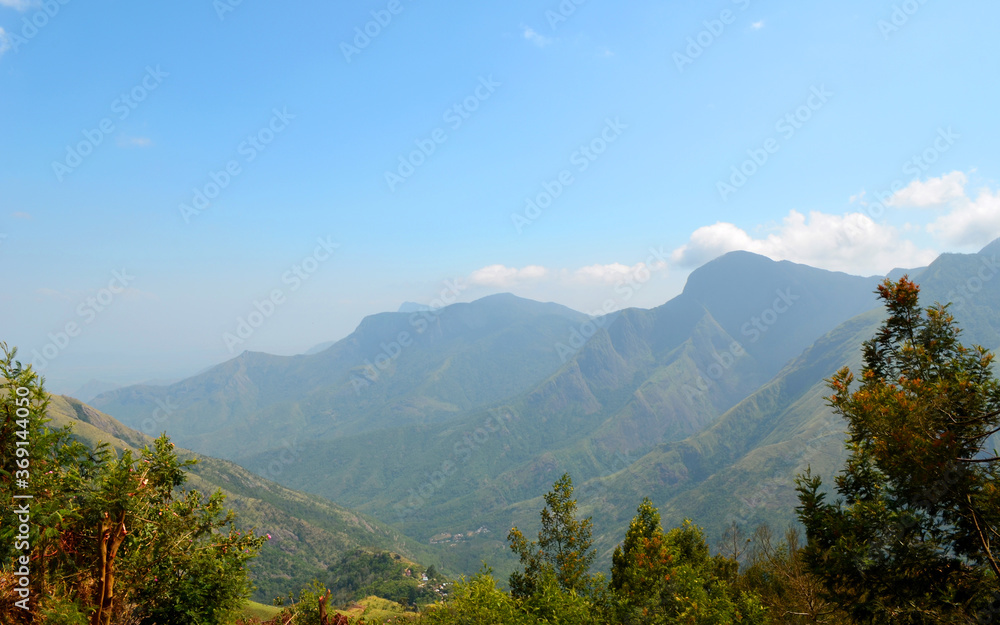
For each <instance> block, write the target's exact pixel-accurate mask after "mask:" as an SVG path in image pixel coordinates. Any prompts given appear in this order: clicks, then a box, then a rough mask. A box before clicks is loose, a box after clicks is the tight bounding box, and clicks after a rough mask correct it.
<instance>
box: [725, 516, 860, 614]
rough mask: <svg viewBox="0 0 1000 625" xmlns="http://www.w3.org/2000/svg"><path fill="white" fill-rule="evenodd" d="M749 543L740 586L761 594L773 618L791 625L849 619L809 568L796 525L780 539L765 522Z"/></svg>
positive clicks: (739, 581)
mask: <svg viewBox="0 0 1000 625" xmlns="http://www.w3.org/2000/svg"><path fill="white" fill-rule="evenodd" d="M748 542H749V548H748V549H747V552H746V561H745V563H744V567H743V570H742V571H741V573H740V575H739V576H738V578H737V580H736V586H737V587H738V588H740V589H741V590H746V591H748V592H752V593H755V594H756V595H758V596H759V597H760V600H761V602H762V603H763V604H764V605H766V606H767V608H768V611H769V613H770V614H771V617H772V619H774V620H776V621H778V622H781V623H787V624H788V625H796V624H799V623H802V624H805V623H829V624H834V623H846V622H847V621H846V617H845V616H844V614H843V613H842V611H840V610H839V609H838V608H837V607H836V606H835V605H833V604H831V603H830V602H828V601H826V600H825V599H824V598H823V587H822V584H821V583H820V580H819V579H818V578H816V576H814V575H813V574H812V573H810V572H809V570H808V568H807V567H806V563H805V561H804V558H803V550H802V546H801V544H800V539H799V531H798V530H797V529H796V528H791V527H790V528H788V531H787V532H785V534H784V537H783V538H782V539H781V540H779V541H776V540H775V538H774V535H773V533H772V531H771V528H770V527H768V526H767V525H761V526H760V527H758V528H757V529H756V531H755V532H754V534H753V537H752V539H750V540H749V541H748Z"/></svg>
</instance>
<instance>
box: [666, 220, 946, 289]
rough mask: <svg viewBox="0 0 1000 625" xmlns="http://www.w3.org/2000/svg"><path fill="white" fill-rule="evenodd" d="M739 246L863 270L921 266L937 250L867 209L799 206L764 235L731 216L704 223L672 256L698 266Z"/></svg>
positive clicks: (871, 272) (857, 271)
mask: <svg viewBox="0 0 1000 625" xmlns="http://www.w3.org/2000/svg"><path fill="white" fill-rule="evenodd" d="M735 250H746V251H748V252H754V253H756V254H761V255H762V256H767V257H769V258H772V259H774V260H790V261H793V262H797V263H804V264H807V265H812V266H813V267H820V268H823V269H829V270H832V271H844V272H847V273H853V274H858V275H874V274H881V273H886V272H888V271H889V270H891V269H893V268H895V267H917V266H921V265H924V264H927V263H929V262H930V261H932V260H934V258H935V257H936V256H937V254H936V253H935V252H934V251H932V250H921V249H918V248H917V247H916V245H914V244H913V243H912V242H911V241H907V240H904V239H901V238H900V237H899V235H898V233H897V232H896V229H895V228H893V227H891V226H887V225H884V224H877V223H875V222H874V221H873V220H872V219H871V218H870V217H868V216H867V215H863V214H861V213H848V214H845V215H830V214H827V213H821V212H817V211H813V212H810V213H809V216H808V218H807V217H806V216H805V215H803V214H802V213H800V212H798V211H794V210H793V211H789V213H788V215H787V216H786V217H785V218H784V220H783V221H782V223H781V225H779V226H777V227H776V228H775V229H774V231H773V232H771V233H769V234H767V235H766V236H764V237H761V238H755V237H753V236H751V235H750V234H748V233H747V232H746V231H744V230H743V229H741V228H739V227H737V226H735V225H734V224H731V223H725V222H719V223H716V224H714V225H711V226H705V227H703V228H699V229H697V230H695V231H694V233H692V235H691V237H690V239H689V240H688V242H687V243H686V244H684V245H682V246H681V247H679V248H678V249H676V250H674V252H673V254H672V255H671V260H672V261H673V262H675V263H678V264H680V265H686V266H692V267H693V266H698V265H701V264H704V263H706V262H708V261H710V260H712V259H713V258H717V257H718V256H721V255H722V254H725V253H727V252H732V251H735Z"/></svg>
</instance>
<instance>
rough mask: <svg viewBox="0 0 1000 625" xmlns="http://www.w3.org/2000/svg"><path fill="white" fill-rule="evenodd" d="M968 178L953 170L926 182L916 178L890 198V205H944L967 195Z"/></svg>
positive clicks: (921, 206)
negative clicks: (966, 184)
mask: <svg viewBox="0 0 1000 625" xmlns="http://www.w3.org/2000/svg"><path fill="white" fill-rule="evenodd" d="M967 181H968V179H967V178H966V177H965V174H964V173H962V172H960V171H953V172H951V173H950V174H945V175H944V176H941V177H940V178H929V179H927V181H926V182H921V181H920V180H914V181H913V182H911V183H910V184H909V186H907V187H906V188H905V189H901V190H900V191H898V192H897V193H895V194H894V195H893V196H892V198H890V199H889V201H888V204H889V206H895V207H916V208H926V207H930V206H944V205H946V204H948V202H951V201H952V200H957V199H959V198H963V197H965V183H966V182H967Z"/></svg>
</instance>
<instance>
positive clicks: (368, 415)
mask: <svg viewBox="0 0 1000 625" xmlns="http://www.w3.org/2000/svg"><path fill="white" fill-rule="evenodd" d="M586 319H587V316H586V315H583V314H581V313H578V312H575V311H572V310H570V309H568V308H565V307H563V306H559V305H556V304H542V303H538V302H533V301H530V300H524V299H520V298H517V297H514V296H512V295H496V296H492V297H487V298H484V299H481V300H478V301H476V302H473V303H471V304H455V305H452V306H449V307H447V308H444V309H440V310H437V311H427V310H424V311H415V312H411V313H383V314H378V315H372V316H370V317H367V318H365V319H364V320H363V321H362V322H361V324H360V325H359V326H358V328H357V330H356V331H355V332H354V333H352V334H351V335H350V336H348V337H347V338H345V339H343V340H341V341H338V342H337V343H335V344H334V345H333V346H332V347H329V348H328V349H326V350H324V351H322V352H320V353H317V354H312V355H299V356H291V357H283V356H271V355H268V354H261V353H251V352H244V353H243V354H241V355H240V356H238V357H236V358H234V359H232V360H230V361H228V362H225V363H223V364H221V365H219V366H217V367H214V368H212V369H210V370H208V371H206V372H205V373H203V374H201V375H197V376H194V377H192V378H188V379H187V380H183V381H181V382H178V383H177V384H173V385H170V386H167V387H144V386H133V387H127V388H124V389H119V390H116V391H113V392H110V393H106V394H103V395H101V396H99V397H97V398H95V400H94V402H93V403H94V405H95V406H97V407H99V408H101V409H102V410H106V411H108V412H110V413H112V414H114V415H115V416H116V417H118V418H120V419H121V420H122V421H123V422H124V423H127V424H129V425H131V426H133V427H136V428H138V429H141V430H143V431H144V432H147V433H154V432H159V431H161V430H164V429H165V430H167V431H169V432H170V433H171V434H172V435H174V436H176V439H177V441H178V442H179V443H180V444H183V445H185V446H187V447H190V448H192V449H195V450H199V451H205V452H210V453H213V454H217V455H220V456H224V457H228V458H233V457H235V456H236V455H237V454H242V453H247V452H250V451H263V450H265V449H268V448H273V447H279V446H282V445H288V444H290V443H291V442H293V441H295V440H297V439H298V438H307V439H324V438H332V437H336V436H342V435H346V434H352V433H358V432H364V431H370V430H377V429H383V428H392V427H398V426H404V425H409V424H414V423H433V422H441V421H445V420H447V419H449V418H452V417H454V416H456V415H458V414H461V413H463V412H465V411H468V410H475V409H477V408H481V407H484V406H487V405H490V404H492V403H495V402H498V401H501V400H502V399H503V398H505V397H508V396H511V395H515V394H517V393H519V392H522V391H524V390H526V389H528V388H530V386H531V385H533V384H535V383H537V382H538V380H540V379H543V378H544V377H546V376H548V375H550V374H551V373H552V372H553V371H555V370H556V369H557V368H558V367H559V365H560V361H559V357H558V355H557V354H556V351H555V349H554V345H555V344H556V343H557V342H559V341H560V340H563V338H562V337H564V336H565V335H566V334H567V333H568V332H569V331H570V329H571V328H573V327H575V326H578V325H580V324H581V323H582V322H583V321H585V320H586Z"/></svg>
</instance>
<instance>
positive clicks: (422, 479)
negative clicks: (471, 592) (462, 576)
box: [239, 253, 878, 568]
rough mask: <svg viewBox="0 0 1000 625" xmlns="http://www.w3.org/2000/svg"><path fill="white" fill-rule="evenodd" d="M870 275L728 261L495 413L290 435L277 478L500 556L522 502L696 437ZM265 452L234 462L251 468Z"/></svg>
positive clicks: (856, 308) (850, 300) (627, 317)
mask: <svg viewBox="0 0 1000 625" xmlns="http://www.w3.org/2000/svg"><path fill="white" fill-rule="evenodd" d="M877 282H878V280H877V279H875V278H859V277H855V276H847V275H845V274H835V273H832V272H826V271H822V270H818V269H813V268H810V267H804V266H802V265H795V264H793V263H776V262H774V261H770V260H768V259H766V258H763V257H760V256H756V255H753V254H747V253H734V254H730V255H727V256H725V257H723V258H720V259H718V260H717V261H715V262H713V263H710V264H709V265H707V266H706V267H704V268H702V269H700V270H698V271H696V272H695V273H693V274H692V276H691V278H690V279H689V282H688V286H687V287H686V288H685V291H684V293H682V294H681V295H680V296H678V297H677V298H675V299H673V300H671V301H670V302H668V303H666V304H664V305H663V306H661V307H658V308H656V309H653V310H637V309H629V310H625V311H622V312H621V313H619V314H618V315H616V316H614V317H612V318H609V319H598V320H595V322H594V326H595V328H596V329H594V328H591V329H590V331H588V332H586V334H592V336H591V338H590V339H589V340H588V341H587V342H586V344H584V345H583V346H582V347H581V348H580V349H579V350H578V351H576V352H575V353H573V354H572V355H571V356H569V357H567V359H566V362H565V364H564V365H563V366H562V367H561V368H560V369H559V370H558V371H557V372H555V373H554V374H552V375H551V376H549V377H548V378H546V379H545V380H543V381H541V382H540V383H538V384H537V385H536V386H535V387H534V388H532V389H530V390H528V391H527V392H525V393H523V394H521V395H519V396H516V397H512V398H510V399H509V400H508V401H507V402H505V403H504V404H502V405H497V406H496V407H495V409H494V410H492V411H491V410H480V411H475V412H472V413H470V414H468V415H466V416H463V417H458V418H455V419H453V420H450V421H447V422H444V423H425V424H419V425H411V426H407V427H403V428H395V429H390V430H384V431H379V432H373V433H361V434H357V435H353V436H346V437H341V438H337V439H332V440H311V441H308V442H304V443H302V444H301V449H302V457H303V459H304V460H303V463H302V465H301V470H296V471H294V472H290V473H288V474H287V475H285V476H282V480H283V481H284V483H286V484H288V485H290V486H293V487H295V488H302V489H305V490H309V491H310V492H316V493H320V494H323V495H324V496H327V497H330V498H332V499H335V500H337V501H341V502H342V503H344V504H345V505H350V506H352V507H357V508H358V509H360V510H364V511H365V512H368V513H370V514H372V515H374V516H376V517H377V518H381V519H383V520H385V521H388V522H393V523H396V526H397V527H401V528H405V531H406V532H407V533H408V534H410V535H412V536H414V537H417V538H419V539H422V540H430V539H431V537H433V536H435V535H440V534H455V533H458V532H460V531H462V530H463V529H466V528H467V527H469V526H475V527H480V526H483V527H486V528H487V529H489V530H491V531H492V532H493V533H494V536H493V539H494V540H492V542H491V541H487V540H484V539H482V538H479V537H477V538H476V539H475V540H473V541H471V542H470V541H465V542H463V544H461V545H457V546H456V547H454V548H452V549H451V551H450V553H454V554H455V557H456V558H457V559H456V561H455V562H454V565H455V566H462V565H463V563H464V564H468V563H471V564H472V565H473V568H474V565H475V563H476V562H478V561H479V559H481V557H483V556H484V555H491V556H494V557H495V556H497V555H498V554H499V557H501V558H502V557H504V555H503V544H502V543H499V544H498V541H496V540H495V538H496V536H495V534H496V533H497V532H498V530H499V531H500V532H503V531H504V529H505V528H508V527H510V524H511V523H512V522H513V521H514V520H516V519H517V518H518V516H519V515H520V514H521V513H522V511H523V513H524V514H525V515H526V517H528V518H529V519H530V517H532V516H537V510H538V507H535V506H536V504H537V502H536V501H534V500H535V498H536V497H537V496H538V494H539V493H541V492H545V491H546V490H547V489H548V487H549V486H550V485H551V484H552V482H553V481H554V480H555V479H556V478H557V477H558V476H559V474H561V472H563V471H570V472H571V473H572V474H573V476H574V479H575V480H576V481H577V483H578V484H584V483H585V482H586V480H588V479H591V478H598V477H601V476H603V475H607V474H608V473H609V472H610V471H609V469H608V467H610V466H614V465H615V464H616V463H618V464H621V463H622V462H623V461H622V460H620V459H622V458H624V459H625V462H630V461H631V459H634V458H635V457H637V456H641V455H643V454H645V453H647V452H649V451H650V450H652V449H653V448H654V447H655V446H656V445H660V444H664V443H669V442H670V441H678V440H681V439H684V438H686V437H688V436H691V435H693V434H696V433H697V432H699V431H701V430H703V429H704V428H705V427H706V426H708V425H710V424H711V423H713V422H714V421H715V419H717V418H718V417H719V416H720V415H722V414H723V413H725V412H726V411H727V410H729V409H730V408H732V407H733V406H734V405H736V404H737V403H739V402H740V401H741V400H743V399H744V398H745V397H747V396H748V395H750V394H752V393H753V392H754V391H756V390H757V389H758V388H759V387H760V386H761V385H762V384H765V383H766V382H767V381H768V380H769V379H771V378H772V377H773V376H774V374H776V373H778V371H779V369H780V368H781V365H780V364H778V361H779V358H781V357H783V354H786V353H792V352H793V351H795V350H798V352H801V351H802V350H803V349H805V348H807V347H808V346H809V345H810V343H812V342H813V341H815V340H816V339H817V338H819V337H820V336H822V335H823V334H824V333H825V332H827V331H829V330H830V329H832V328H833V327H835V326H836V325H837V324H838V323H840V322H842V321H844V320H846V319H849V318H851V317H853V316H855V315H856V314H857V313H859V312H861V311H864V310H866V309H870V308H872V307H873V306H874V305H875V298H874V295H873V294H872V291H873V290H874V287H875V285H876V284H877ZM717 318H721V319H722V320H723V321H722V322H720V321H718V319H717ZM578 331H579V332H580V333H581V334H583V333H584V331H583V328H582V327H581V328H578ZM569 337H570V335H567V338H566V339H564V341H563V344H569ZM775 354H779V355H780V356H775ZM781 364H783V363H781ZM275 454H276V452H270V451H267V452H263V453H255V454H247V455H244V456H240V457H239V461H240V462H241V464H243V465H244V466H247V467H248V468H251V469H253V470H258V471H259V470H263V469H264V468H265V467H266V466H267V465H268V464H269V463H270V462H273V460H274V458H275V457H276V455H275ZM634 507H635V506H634V504H633V503H631V502H628V504H627V505H626V507H625V509H626V510H632V509H634ZM529 522H530V520H529ZM463 554H464V555H463ZM492 561H493V560H492V559H491V562H492Z"/></svg>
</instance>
